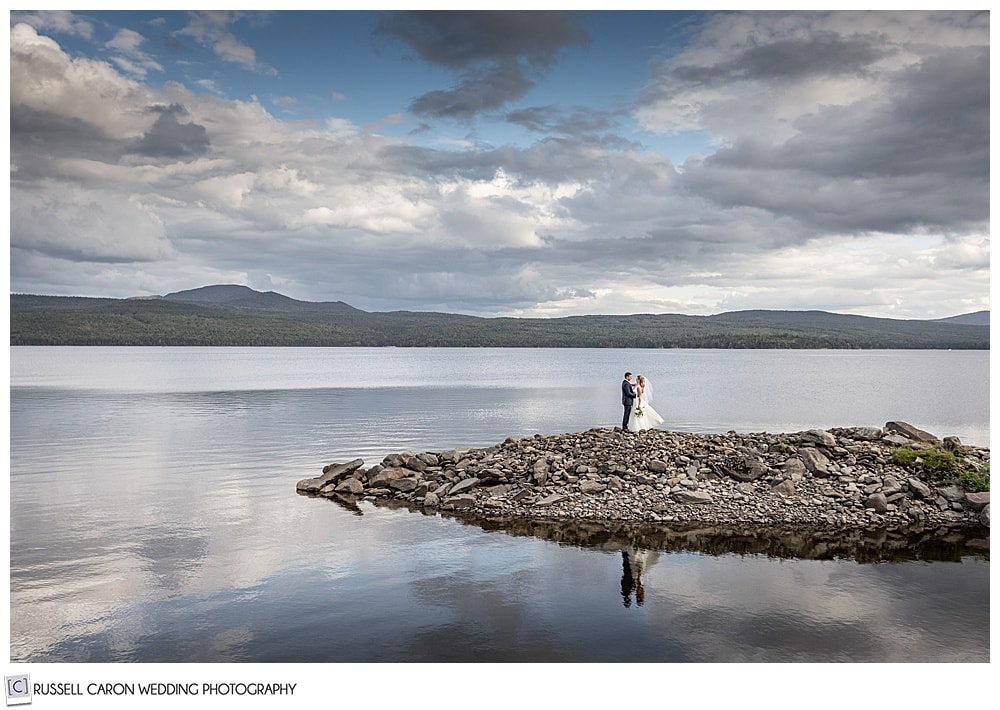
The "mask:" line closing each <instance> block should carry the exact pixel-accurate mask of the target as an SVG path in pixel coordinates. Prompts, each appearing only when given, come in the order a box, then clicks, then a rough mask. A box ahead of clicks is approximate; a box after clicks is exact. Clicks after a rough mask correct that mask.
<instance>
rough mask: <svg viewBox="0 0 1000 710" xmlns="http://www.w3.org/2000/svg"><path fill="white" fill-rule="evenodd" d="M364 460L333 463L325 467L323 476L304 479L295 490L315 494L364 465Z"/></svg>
mask: <svg viewBox="0 0 1000 710" xmlns="http://www.w3.org/2000/svg"><path fill="white" fill-rule="evenodd" d="M364 463H365V462H364V460H363V459H354V460H353V461H351V462H349V463H332V464H329V465H327V466H324V467H323V475H322V476H317V477H316V478H304V479H302V480H301V481H299V482H298V483H297V484H296V485H295V488H296V490H299V491H305V492H308V493H314V492H316V491H318V490H319V489H321V488H323V487H324V486H327V485H329V484H331V483H337V482H339V481H341V480H343V479H345V478H347V477H348V476H350V475H352V474H353V473H354V472H355V471H357V470H358V469H359V468H361V466H362V465H364Z"/></svg>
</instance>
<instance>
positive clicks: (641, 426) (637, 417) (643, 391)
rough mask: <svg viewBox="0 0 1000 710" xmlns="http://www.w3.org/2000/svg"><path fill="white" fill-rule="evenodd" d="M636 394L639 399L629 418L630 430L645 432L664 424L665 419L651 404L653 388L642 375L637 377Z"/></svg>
mask: <svg viewBox="0 0 1000 710" xmlns="http://www.w3.org/2000/svg"><path fill="white" fill-rule="evenodd" d="M635 392H636V394H637V395H638V397H637V398H636V400H635V407H633V408H632V414H630V415H629V418H628V428H629V429H631V430H632V431H644V430H646V429H653V428H655V427H656V425H657V424H662V423H663V417H661V416H660V415H659V414H658V413H657V411H656V410H655V409H653V407H652V406H651V405H650V404H649V402H650V400H652V398H653V388H652V386H651V385H650V384H649V381H648V380H647V379H646V378H645V377H643V376H642V375H639V376H638V377H636V387H635Z"/></svg>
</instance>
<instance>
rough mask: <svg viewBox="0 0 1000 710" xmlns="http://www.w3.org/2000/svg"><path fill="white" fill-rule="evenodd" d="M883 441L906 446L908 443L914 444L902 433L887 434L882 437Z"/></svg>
mask: <svg viewBox="0 0 1000 710" xmlns="http://www.w3.org/2000/svg"><path fill="white" fill-rule="evenodd" d="M882 441H885V442H888V443H890V444H896V445H897V446H906V445H907V444H912V443H913V442H912V441H910V440H909V439H907V438H906V437H905V436H902V435H901V434H886V435H885V436H883V437H882Z"/></svg>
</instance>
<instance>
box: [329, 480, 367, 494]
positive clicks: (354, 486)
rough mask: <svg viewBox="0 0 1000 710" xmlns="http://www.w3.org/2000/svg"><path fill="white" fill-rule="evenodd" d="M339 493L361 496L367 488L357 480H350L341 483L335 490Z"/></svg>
mask: <svg viewBox="0 0 1000 710" xmlns="http://www.w3.org/2000/svg"><path fill="white" fill-rule="evenodd" d="M334 490H335V491H336V492H337V493H350V494H351V495H361V494H362V493H364V492H365V486H364V484H363V483H361V481H359V480H358V479H356V478H348V479H347V480H346V481H341V482H340V483H338V484H337V487H336V488H335V489H334Z"/></svg>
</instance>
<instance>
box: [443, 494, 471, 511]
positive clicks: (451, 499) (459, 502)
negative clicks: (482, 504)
mask: <svg viewBox="0 0 1000 710" xmlns="http://www.w3.org/2000/svg"><path fill="white" fill-rule="evenodd" d="M475 504H476V497H475V496H472V495H460V496H448V497H447V498H445V499H444V503H443V505H444V506H446V507H448V508H454V509H455V510H461V509H463V508H471V507H473V506H474V505H475Z"/></svg>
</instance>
